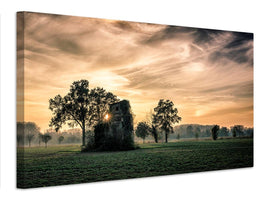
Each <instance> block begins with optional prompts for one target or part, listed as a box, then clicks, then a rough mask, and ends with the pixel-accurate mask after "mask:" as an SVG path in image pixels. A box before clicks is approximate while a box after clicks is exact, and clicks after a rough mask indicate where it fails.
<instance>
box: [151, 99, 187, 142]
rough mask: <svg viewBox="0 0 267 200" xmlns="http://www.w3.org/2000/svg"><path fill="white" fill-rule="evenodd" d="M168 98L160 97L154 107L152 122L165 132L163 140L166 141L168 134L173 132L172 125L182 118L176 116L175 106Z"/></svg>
mask: <svg viewBox="0 0 267 200" xmlns="http://www.w3.org/2000/svg"><path fill="white" fill-rule="evenodd" d="M173 106H174V104H173V102H172V101H170V100H164V99H160V100H159V102H158V105H157V107H155V108H154V111H155V114H154V115H153V124H154V125H155V126H156V127H158V128H159V129H160V130H162V131H164V132H165V142H166V143H167V142H168V135H169V134H170V133H173V125H174V124H175V123H179V121H181V120H182V118H181V117H179V116H178V110H177V108H174V107H173Z"/></svg>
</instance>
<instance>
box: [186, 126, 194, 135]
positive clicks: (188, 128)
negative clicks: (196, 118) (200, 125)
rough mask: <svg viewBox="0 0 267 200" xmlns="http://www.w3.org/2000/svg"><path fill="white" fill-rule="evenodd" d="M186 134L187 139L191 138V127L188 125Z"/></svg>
mask: <svg viewBox="0 0 267 200" xmlns="http://www.w3.org/2000/svg"><path fill="white" fill-rule="evenodd" d="M186 134H187V136H188V137H192V136H193V126H191V125H189V126H187V128H186Z"/></svg>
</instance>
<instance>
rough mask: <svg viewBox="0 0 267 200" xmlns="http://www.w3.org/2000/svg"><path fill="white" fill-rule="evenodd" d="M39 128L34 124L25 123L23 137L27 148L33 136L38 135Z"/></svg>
mask: <svg viewBox="0 0 267 200" xmlns="http://www.w3.org/2000/svg"><path fill="white" fill-rule="evenodd" d="M39 132H40V128H39V127H38V126H37V125H36V124H35V123H34V122H26V123H25V135H26V139H27V141H28V144H29V147H30V146H31V142H32V139H33V138H34V136H35V135H38V133H39Z"/></svg>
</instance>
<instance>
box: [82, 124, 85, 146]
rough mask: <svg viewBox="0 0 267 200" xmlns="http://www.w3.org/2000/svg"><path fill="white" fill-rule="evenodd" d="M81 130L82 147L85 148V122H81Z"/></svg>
mask: <svg viewBox="0 0 267 200" xmlns="http://www.w3.org/2000/svg"><path fill="white" fill-rule="evenodd" d="M82 126H83V127H82V130H83V136H82V137H83V138H82V140H83V146H85V121H83V122H82Z"/></svg>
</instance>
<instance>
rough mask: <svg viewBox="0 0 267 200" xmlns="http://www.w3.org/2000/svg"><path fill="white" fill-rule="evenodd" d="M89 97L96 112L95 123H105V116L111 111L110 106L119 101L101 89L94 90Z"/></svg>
mask: <svg viewBox="0 0 267 200" xmlns="http://www.w3.org/2000/svg"><path fill="white" fill-rule="evenodd" d="M89 96H90V98H91V102H92V106H93V108H94V110H95V113H94V115H95V120H94V121H95V123H98V122H101V121H103V119H104V115H105V114H106V113H107V112H108V111H109V105H110V104H113V103H116V102H118V101H119V99H118V98H117V96H115V95H114V94H112V93H111V92H107V91H106V90H105V89H103V88H100V87H97V88H94V89H92V90H91V91H90V94H89ZM94 125H96V124H94ZM89 126H90V124H89Z"/></svg>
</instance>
